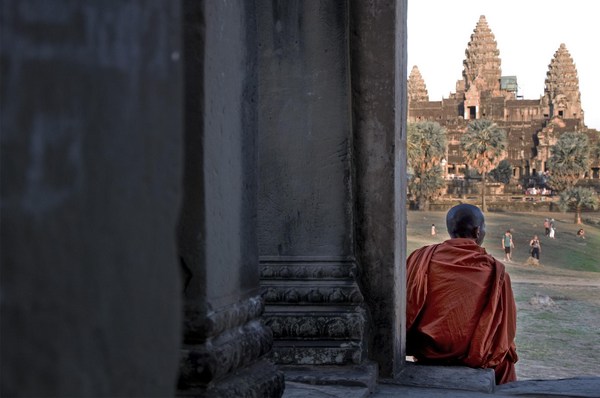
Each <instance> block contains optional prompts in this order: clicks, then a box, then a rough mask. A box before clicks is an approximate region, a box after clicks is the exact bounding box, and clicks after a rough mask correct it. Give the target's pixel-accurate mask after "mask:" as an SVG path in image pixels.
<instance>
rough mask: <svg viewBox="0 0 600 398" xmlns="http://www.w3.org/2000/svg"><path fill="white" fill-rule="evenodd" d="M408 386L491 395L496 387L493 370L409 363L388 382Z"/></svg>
mask: <svg viewBox="0 0 600 398" xmlns="http://www.w3.org/2000/svg"><path fill="white" fill-rule="evenodd" d="M386 382H389V383H396V384H401V385H407V386H418V387H433V388H444V389H457V390H467V391H481V392H485V393H491V392H493V391H494V387H495V385H496V381H495V376H494V371H493V370H492V369H473V368H468V367H464V366H429V365H415V364H411V363H407V364H406V365H405V366H404V368H403V369H402V372H400V375H399V376H398V377H397V378H395V379H394V380H387V381H386Z"/></svg>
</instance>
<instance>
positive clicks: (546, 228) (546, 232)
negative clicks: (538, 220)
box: [544, 218, 550, 236]
mask: <svg viewBox="0 0 600 398" xmlns="http://www.w3.org/2000/svg"><path fill="white" fill-rule="evenodd" d="M544 235H545V236H548V235H550V220H548V219H547V218H546V219H545V220H544Z"/></svg>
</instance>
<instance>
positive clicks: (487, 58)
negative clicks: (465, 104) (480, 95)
mask: <svg viewBox="0 0 600 398" xmlns="http://www.w3.org/2000/svg"><path fill="white" fill-rule="evenodd" d="M499 55H500V51H498V47H497V45H496V38H495V37H494V34H493V33H492V31H491V29H490V28H489V26H488V24H487V21H486V19H485V15H482V16H480V17H479V21H478V22H477V25H476V26H475V29H474V30H473V34H472V35H471V40H470V41H469V44H468V45H467V49H466V50H465V60H464V61H463V66H464V70H463V79H464V81H465V90H469V88H470V87H471V86H472V85H474V84H477V85H478V89H479V91H487V90H489V91H492V92H493V95H494V96H497V95H498V94H499V91H500V75H501V70H500V57H499ZM478 76H480V77H481V79H480V80H479V81H477V82H476V79H477V77H478Z"/></svg>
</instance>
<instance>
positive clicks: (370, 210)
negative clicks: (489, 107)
mask: <svg viewBox="0 0 600 398" xmlns="http://www.w3.org/2000/svg"><path fill="white" fill-rule="evenodd" d="M406 7H407V4H406V1H404V0H398V1H395V2H384V1H350V31H351V32H352V33H351V40H350V64H351V66H352V67H351V72H352V76H351V85H352V120H353V137H352V138H353V141H352V142H353V161H354V169H355V184H356V185H355V187H356V190H355V196H354V198H355V209H356V213H355V226H356V236H357V237H356V258H357V264H358V265H359V267H358V269H359V271H358V284H359V286H360V288H361V291H362V293H363V296H364V297H365V306H366V308H367V309H368V312H369V319H370V322H369V329H368V332H367V335H368V336H369V337H368V352H369V359H371V360H374V361H376V362H377V363H379V366H380V368H379V371H380V373H381V374H382V375H384V376H386V377H391V376H392V375H393V374H394V373H395V372H397V371H398V370H399V369H400V367H401V366H402V364H403V363H404V353H403V352H402V351H403V340H404V335H403V333H404V324H403V322H404V306H405V301H404V295H403V294H402V291H403V289H404V286H405V277H404V267H403V263H404V259H405V258H406V239H405V238H404V231H405V230H406V225H405V223H404V221H403V220H405V216H404V215H405V212H406V209H405V206H404V194H401V192H406V186H405V180H406V178H405V176H406V170H405V169H404V168H405V164H406V162H405V159H406V158H405V153H406V152H405V148H406V141H405V140H406V131H405V127H406V124H405V122H404V119H405V115H406V113H405V112H406V107H407V101H406V98H407V93H406V47H405V45H406V10H407V9H406Z"/></svg>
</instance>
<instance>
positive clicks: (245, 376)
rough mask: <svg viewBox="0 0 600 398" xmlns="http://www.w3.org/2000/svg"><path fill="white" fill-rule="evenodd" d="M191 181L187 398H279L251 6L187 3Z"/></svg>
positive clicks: (183, 225)
mask: <svg viewBox="0 0 600 398" xmlns="http://www.w3.org/2000/svg"><path fill="white" fill-rule="evenodd" d="M184 14H185V32H184V44H185V52H184V58H185V89H186V92H185V108H184V109H185V173H184V180H183V182H184V198H183V207H182V212H181V218H180V223H179V240H178V242H179V255H180V261H181V267H182V273H183V277H184V299H185V321H184V344H183V349H182V360H181V369H180V379H179V395H180V396H194V397H203V396H207V397H208V396H210V397H250V396H252V397H259V396H269V397H278V396H281V394H282V393H283V388H284V385H283V375H282V374H281V373H280V372H277V371H276V370H275V368H274V366H273V365H272V363H270V362H269V361H267V360H265V359H264V356H265V354H267V353H268V352H269V350H270V349H271V346H272V334H271V331H270V329H268V328H267V327H265V326H264V325H263V324H262V323H261V320H260V316H261V314H262V312H263V308H264V304H263V300H262V298H261V297H260V292H259V271H258V245H257V235H256V211H257V210H256V209H257V208H256V189H257V173H256V172H257V165H256V162H257V146H256V131H257V114H256V102H257V90H256V83H257V80H256V79H257V73H256V71H257V69H256V51H257V50H256V49H257V47H256V44H257V43H256V18H255V8H254V2H253V1H238V2H220V1H205V2H198V1H186V2H184Z"/></svg>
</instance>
